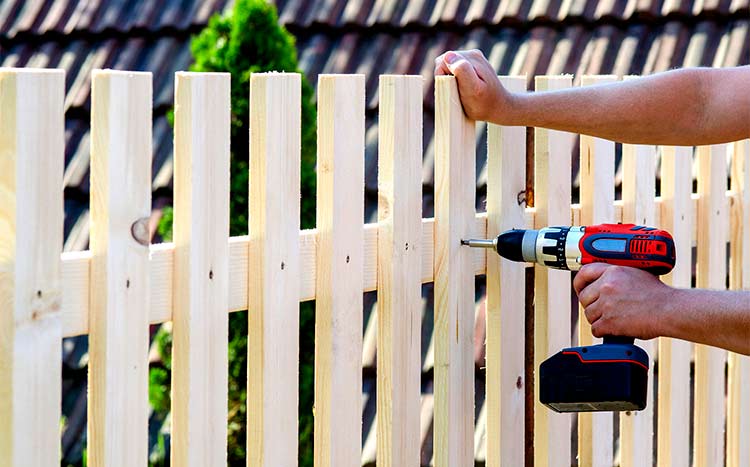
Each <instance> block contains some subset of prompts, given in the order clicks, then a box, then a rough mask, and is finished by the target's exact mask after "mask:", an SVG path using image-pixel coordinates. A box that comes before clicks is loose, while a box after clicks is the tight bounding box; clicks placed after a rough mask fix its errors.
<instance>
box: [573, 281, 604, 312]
mask: <svg viewBox="0 0 750 467" xmlns="http://www.w3.org/2000/svg"><path fill="white" fill-rule="evenodd" d="M599 294H600V290H599V287H596V286H594V285H591V284H590V285H588V286H586V287H584V288H583V290H581V291H580V292H578V301H579V302H580V303H581V305H583V307H584V308H586V307H588V306H591V305H593V304H594V303H595V302H596V301H597V300H599Z"/></svg>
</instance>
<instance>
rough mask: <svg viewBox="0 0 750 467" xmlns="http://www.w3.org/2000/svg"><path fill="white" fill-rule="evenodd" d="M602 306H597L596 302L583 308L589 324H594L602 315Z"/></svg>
mask: <svg viewBox="0 0 750 467" xmlns="http://www.w3.org/2000/svg"><path fill="white" fill-rule="evenodd" d="M600 308H601V307H598V306H596V303H594V304H592V305H590V306H587V307H585V308H584V309H583V314H585V315H586V321H588V322H589V324H592V325H593V324H594V323H596V322H597V321H598V320H599V318H601V317H602V311H601V309H600Z"/></svg>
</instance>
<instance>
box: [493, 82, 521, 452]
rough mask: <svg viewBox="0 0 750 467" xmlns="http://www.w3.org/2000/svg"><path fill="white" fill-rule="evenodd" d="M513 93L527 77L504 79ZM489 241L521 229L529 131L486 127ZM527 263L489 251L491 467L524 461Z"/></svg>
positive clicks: (516, 128)
mask: <svg viewBox="0 0 750 467" xmlns="http://www.w3.org/2000/svg"><path fill="white" fill-rule="evenodd" d="M500 80H501V81H502V83H503V86H505V88H506V89H508V90H509V91H511V92H524V91H525V90H526V78H525V77H520V76H519V77H501V78H500ZM487 141H488V144H487V172H488V177H487V238H494V237H496V236H498V235H500V233H501V232H504V231H505V230H509V229H513V228H522V227H523V226H524V225H525V224H526V220H525V219H524V214H525V207H526V205H525V203H522V202H520V201H519V196H521V195H523V193H524V191H525V190H526V128H524V127H502V126H498V125H493V124H488V125H487ZM525 269H526V268H525V265H524V264H522V263H514V262H512V261H508V260H506V259H502V258H500V257H499V256H497V255H496V254H495V253H494V252H488V253H487V325H486V326H487V351H486V355H487V383H486V384H487V389H486V394H487V403H486V409H487V416H486V418H487V443H486V444H487V466H488V467H500V466H506V465H507V466H509V465H518V466H520V465H523V463H524V450H523V445H524V430H523V429H522V427H523V426H524V416H525V407H526V404H525V402H526V401H525V393H526V391H525V387H526V382H525V378H524V368H525V367H524V352H523V351H521V350H522V349H523V346H524V329H525V321H524V320H525V318H524V316H525V303H524V302H525V298H524V293H523V290H524V288H525V280H526V274H525V272H524V270H525Z"/></svg>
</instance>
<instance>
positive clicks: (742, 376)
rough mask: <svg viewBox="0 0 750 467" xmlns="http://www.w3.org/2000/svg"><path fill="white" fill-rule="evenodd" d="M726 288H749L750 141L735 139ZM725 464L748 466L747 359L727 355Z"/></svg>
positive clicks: (749, 407) (749, 402)
mask: <svg viewBox="0 0 750 467" xmlns="http://www.w3.org/2000/svg"><path fill="white" fill-rule="evenodd" d="M731 180H732V191H734V192H735V194H737V195H738V196H737V198H734V199H733V200H732V204H731V214H732V215H731V229H730V232H731V234H730V248H731V250H730V251H731V253H730V272H729V282H730V283H729V287H730V288H731V289H733V290H742V289H745V290H748V289H750V141H748V140H744V141H738V142H736V143H735V144H734V146H733V154H732V174H731ZM728 378H729V380H728V388H729V395H728V397H727V467H741V466H746V465H750V443H748V440H749V439H750V417H749V416H748V415H749V414H750V359H749V358H748V357H747V356H743V355H739V354H736V353H730V354H729V372H728Z"/></svg>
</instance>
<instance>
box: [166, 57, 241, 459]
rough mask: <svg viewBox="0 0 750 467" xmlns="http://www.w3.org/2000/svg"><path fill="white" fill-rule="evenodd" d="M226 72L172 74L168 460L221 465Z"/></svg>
mask: <svg viewBox="0 0 750 467" xmlns="http://www.w3.org/2000/svg"><path fill="white" fill-rule="evenodd" d="M229 81H230V75H229V74H228V73H185V72H180V73H177V74H176V76H175V114H174V118H175V134H174V148H175V154H174V169H175V171H174V270H173V271H174V273H173V274H174V281H173V290H174V292H173V296H174V311H173V313H172V336H173V344H172V438H171V439H172V448H171V449H170V454H171V464H172V465H174V466H184V467H199V466H208V465H224V464H226V462H227V394H228V386H227V381H228V379H227V365H228V357H227V339H228V333H229V328H228V318H229V317H228V315H227V314H226V313H223V310H225V309H228V308H229V242H228V239H229V140H230V97H229V90H230V82H229Z"/></svg>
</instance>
